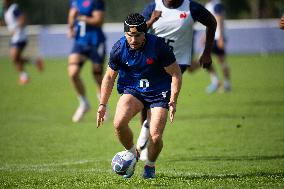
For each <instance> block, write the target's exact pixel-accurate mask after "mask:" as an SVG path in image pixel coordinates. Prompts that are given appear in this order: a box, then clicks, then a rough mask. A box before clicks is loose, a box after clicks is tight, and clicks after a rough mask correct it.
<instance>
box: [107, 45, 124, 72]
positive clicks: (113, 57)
mask: <svg viewBox="0 0 284 189" xmlns="http://www.w3.org/2000/svg"><path fill="white" fill-rule="evenodd" d="M120 52H121V47H120V40H118V41H117V42H116V43H115V44H114V45H113V47H112V49H111V51H110V56H109V62H108V66H109V67H110V68H111V69H113V70H114V71H118V69H119V65H120V62H121V58H120Z"/></svg>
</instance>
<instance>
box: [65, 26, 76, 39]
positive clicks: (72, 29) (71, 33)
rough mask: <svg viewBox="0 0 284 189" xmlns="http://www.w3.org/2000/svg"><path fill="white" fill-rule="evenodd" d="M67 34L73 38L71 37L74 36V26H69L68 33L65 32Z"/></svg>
mask: <svg viewBox="0 0 284 189" xmlns="http://www.w3.org/2000/svg"><path fill="white" fill-rule="evenodd" d="M67 36H68V37H69V38H73V37H74V36H75V30H74V28H69V30H68V33H67Z"/></svg>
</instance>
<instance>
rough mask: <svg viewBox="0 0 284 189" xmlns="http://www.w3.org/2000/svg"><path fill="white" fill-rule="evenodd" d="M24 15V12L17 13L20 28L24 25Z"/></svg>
mask: <svg viewBox="0 0 284 189" xmlns="http://www.w3.org/2000/svg"><path fill="white" fill-rule="evenodd" d="M26 19H27V18H26V15H25V14H24V13H21V14H20V15H19V17H18V26H19V27H20V28H23V27H25V25H26Z"/></svg>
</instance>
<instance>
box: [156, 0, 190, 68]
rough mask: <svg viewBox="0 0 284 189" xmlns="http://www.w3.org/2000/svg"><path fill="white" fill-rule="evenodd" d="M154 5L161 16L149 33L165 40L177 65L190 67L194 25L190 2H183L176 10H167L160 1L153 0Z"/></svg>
mask: <svg viewBox="0 0 284 189" xmlns="http://www.w3.org/2000/svg"><path fill="white" fill-rule="evenodd" d="M155 3H156V7H155V10H158V11H162V16H161V17H160V18H159V19H158V20H157V21H156V22H154V23H153V25H152V28H151V29H150V33H154V34H155V35H157V36H159V37H162V38H165V40H166V42H167V44H168V45H169V46H170V47H172V48H173V52H174V54H175V56H176V60H177V63H178V64H180V65H190V64H191V56H192V55H191V53H192V36H193V24H194V20H193V18H192V16H191V13H190V1H188V0H185V1H183V3H182V4H181V6H180V7H178V8H176V9H174V8H173V9H170V8H167V7H166V6H165V5H164V4H163V2H162V0H155Z"/></svg>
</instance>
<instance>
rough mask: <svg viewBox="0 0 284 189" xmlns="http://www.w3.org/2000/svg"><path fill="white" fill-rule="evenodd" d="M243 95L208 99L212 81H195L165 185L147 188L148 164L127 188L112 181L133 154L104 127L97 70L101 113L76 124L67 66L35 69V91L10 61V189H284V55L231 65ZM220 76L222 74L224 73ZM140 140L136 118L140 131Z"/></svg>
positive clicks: (183, 106) (6, 159) (2, 117)
mask: <svg viewBox="0 0 284 189" xmlns="http://www.w3.org/2000/svg"><path fill="white" fill-rule="evenodd" d="M228 62H229V63H230V66H231V68H232V85H233V90H232V92H230V93H215V94H212V95H208V94H206V93H205V87H206V86H207V84H208V82H209V78H208V74H207V73H206V72H205V71H204V70H200V71H198V72H196V73H194V74H192V75H189V74H185V75H184V81H183V87H182V91H181V94H180V98H179V104H178V109H177V113H176V119H175V122H174V125H172V126H171V125H170V124H168V125H167V127H166V130H165V134H164V149H163V151H162V153H161V155H160V157H159V159H158V161H157V178H156V179H154V180H144V179H142V178H141V173H142V170H143V162H139V163H138V165H137V169H136V172H135V175H134V176H133V177H132V178H131V179H128V180H125V179H123V178H121V177H119V176H117V175H115V174H114V173H113V172H112V171H111V167H110V162H111V159H112V157H113V155H114V154H115V153H116V152H118V151H121V150H123V148H122V146H121V145H120V144H119V142H118V140H117V139H116V137H115V135H114V129H113V126H112V118H113V114H114V110H115V103H116V101H117V99H118V95H117V94H116V91H114V92H113V96H112V97H111V99H110V111H111V119H110V120H108V121H107V122H106V123H105V124H104V125H103V127H101V128H99V129H97V128H96V125H95V120H96V117H95V115H96V109H97V104H98V101H97V98H96V91H95V85H94V82H93V80H92V77H91V73H90V65H89V64H88V65H86V66H85V67H84V70H83V75H84V76H83V78H84V80H85V82H86V85H87V92H88V96H89V98H90V101H91V104H92V111H91V112H89V113H88V114H87V115H86V117H85V119H84V120H83V121H82V122H80V123H78V124H74V123H72V122H71V116H72V114H73V112H74V111H75V109H76V107H77V105H78V102H77V99H76V95H75V93H74V91H73V89H72V87H71V84H70V82H69V80H68V77H67V70H66V60H63V59H61V60H46V71H45V72H44V73H43V74H40V73H38V72H37V71H36V70H35V69H34V67H32V66H29V67H28V71H29V73H30V75H31V82H30V83H29V84H28V85H26V86H19V85H18V84H17V73H16V72H15V71H14V68H13V67H12V64H11V62H10V61H9V60H8V59H3V58H1V60H0V78H1V82H0V188H106V189H109V188H284V74H283V71H284V55H269V56H258V55H255V56H253V55H251V56H230V57H228ZM219 71H220V70H219ZM131 127H132V129H133V131H134V134H135V138H137V135H138V134H139V127H140V126H139V122H138V117H136V118H135V119H134V120H133V121H132V122H131Z"/></svg>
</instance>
